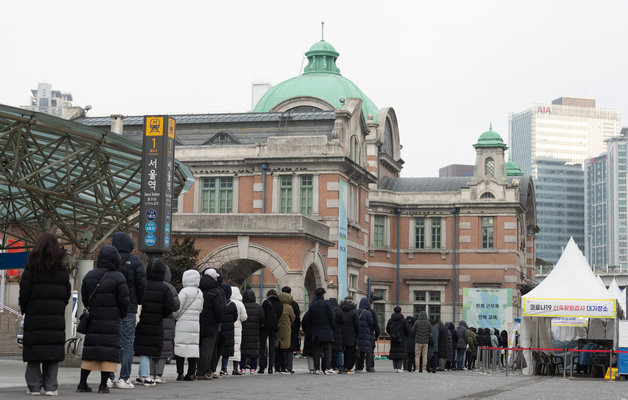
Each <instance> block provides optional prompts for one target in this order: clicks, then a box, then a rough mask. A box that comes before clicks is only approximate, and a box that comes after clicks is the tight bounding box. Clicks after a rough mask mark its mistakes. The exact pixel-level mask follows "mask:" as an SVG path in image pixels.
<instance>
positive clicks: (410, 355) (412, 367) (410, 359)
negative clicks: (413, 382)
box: [406, 353, 416, 372]
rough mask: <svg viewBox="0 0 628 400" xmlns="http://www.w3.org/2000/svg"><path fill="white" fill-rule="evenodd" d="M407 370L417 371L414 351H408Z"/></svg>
mask: <svg viewBox="0 0 628 400" xmlns="http://www.w3.org/2000/svg"><path fill="white" fill-rule="evenodd" d="M406 371H408V372H412V371H416V364H415V363H414V353H408V358H406Z"/></svg>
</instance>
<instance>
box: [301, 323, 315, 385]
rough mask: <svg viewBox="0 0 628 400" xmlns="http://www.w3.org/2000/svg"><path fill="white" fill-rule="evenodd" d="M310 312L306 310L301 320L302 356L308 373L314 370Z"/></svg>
mask: <svg viewBox="0 0 628 400" xmlns="http://www.w3.org/2000/svg"><path fill="white" fill-rule="evenodd" d="M311 317H312V316H311V314H310V312H309V311H308V312H306V313H305V314H304V315H303V319H302V320H301V327H302V328H303V357H305V358H306V360H307V369H308V370H309V371H310V374H313V373H315V372H316V370H314V345H313V344H312V318H311Z"/></svg>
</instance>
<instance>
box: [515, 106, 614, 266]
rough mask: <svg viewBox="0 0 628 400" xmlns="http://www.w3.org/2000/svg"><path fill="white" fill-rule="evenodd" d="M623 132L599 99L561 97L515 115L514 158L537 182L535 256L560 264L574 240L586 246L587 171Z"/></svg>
mask: <svg viewBox="0 0 628 400" xmlns="http://www.w3.org/2000/svg"><path fill="white" fill-rule="evenodd" d="M619 132H620V113H619V111H617V110H611V109H602V108H597V107H596V104H595V100H592V99H579V98H569V97H561V98H559V99H556V100H554V101H553V102H552V103H551V104H543V103H537V104H534V105H533V106H532V107H531V108H529V109H527V110H524V111H522V112H519V113H513V114H511V115H510V142H511V147H512V160H513V161H514V162H515V163H517V164H518V165H519V167H520V168H521V171H522V172H523V173H524V174H525V175H531V176H532V177H533V179H534V180H535V182H536V196H537V216H538V225H539V228H540V232H539V233H538V234H537V236H536V255H537V257H538V258H541V259H543V260H545V261H549V262H552V263H555V262H556V261H558V259H559V258H560V255H561V253H562V248H563V246H565V244H566V243H567V242H568V241H569V238H570V237H572V236H573V238H574V240H575V241H576V243H578V245H579V246H580V247H581V248H586V246H585V245H586V242H585V233H584V230H585V227H584V225H585V221H584V170H583V163H584V161H585V160H586V159H589V158H591V157H595V156H597V155H599V154H601V153H603V152H604V151H605V150H606V148H605V146H606V144H605V140H606V139H609V138H612V137H615V136H617V135H618V134H619Z"/></svg>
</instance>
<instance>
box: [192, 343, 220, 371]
mask: <svg viewBox="0 0 628 400" xmlns="http://www.w3.org/2000/svg"><path fill="white" fill-rule="evenodd" d="M216 336H217V335H214V336H209V337H207V336H205V337H201V343H200V345H199V351H200V357H199V359H198V371H197V373H196V375H198V376H201V375H207V374H208V373H209V363H210V361H211V360H212V357H213V355H214V348H215V347H216Z"/></svg>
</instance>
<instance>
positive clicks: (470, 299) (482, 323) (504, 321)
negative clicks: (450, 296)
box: [462, 288, 512, 330]
mask: <svg viewBox="0 0 628 400" xmlns="http://www.w3.org/2000/svg"><path fill="white" fill-rule="evenodd" d="M462 301H463V306H462V319H463V320H464V321H465V322H466V323H467V325H469V326H474V327H476V328H496V329H499V330H506V329H507V328H508V324H510V323H511V322H512V289H494V288H464V289H463V290H462Z"/></svg>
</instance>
